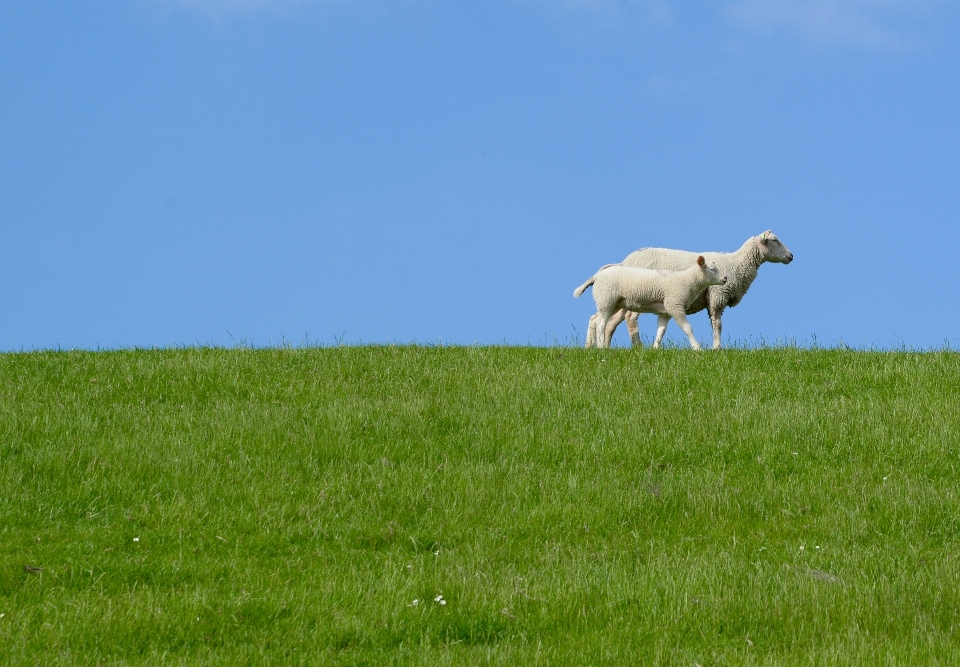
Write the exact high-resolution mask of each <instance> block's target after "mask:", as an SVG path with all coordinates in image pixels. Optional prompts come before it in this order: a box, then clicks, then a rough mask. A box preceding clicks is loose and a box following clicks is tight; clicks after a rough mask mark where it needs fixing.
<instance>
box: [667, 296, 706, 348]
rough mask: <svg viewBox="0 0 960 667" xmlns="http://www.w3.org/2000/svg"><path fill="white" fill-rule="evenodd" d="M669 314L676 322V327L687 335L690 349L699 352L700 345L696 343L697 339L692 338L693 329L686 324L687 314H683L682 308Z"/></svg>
mask: <svg viewBox="0 0 960 667" xmlns="http://www.w3.org/2000/svg"><path fill="white" fill-rule="evenodd" d="M671 311H672V312H670V314H671V315H672V316H673V319H675V320H676V321H677V325H678V326H679V327H680V328H681V329H683V333H685V334H687V339H688V340H689V341H690V347H692V348H693V349H694V350H699V349H701V348H700V343H698V342H697V339H696V338H694V336H693V327H691V326H690V323H689V322H687V314H686V313H685V312H684V308H683V307H682V306H681V307H680V308H676V309H671Z"/></svg>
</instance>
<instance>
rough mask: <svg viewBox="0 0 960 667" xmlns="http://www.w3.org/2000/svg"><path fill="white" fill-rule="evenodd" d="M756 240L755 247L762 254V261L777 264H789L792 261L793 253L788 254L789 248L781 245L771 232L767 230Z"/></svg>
mask: <svg viewBox="0 0 960 667" xmlns="http://www.w3.org/2000/svg"><path fill="white" fill-rule="evenodd" d="M756 238H757V246H758V247H759V248H760V252H761V253H762V254H763V261H765V262H777V263H779V264H789V263H790V262H792V261H793V253H792V252H790V248H788V247H787V246H785V245H783V242H782V241H781V240H780V239H778V238H777V235H776V234H774V233H773V230H770V229H768V230H767V231H765V232H764V233H763V234H761V235H760V236H758V237H756Z"/></svg>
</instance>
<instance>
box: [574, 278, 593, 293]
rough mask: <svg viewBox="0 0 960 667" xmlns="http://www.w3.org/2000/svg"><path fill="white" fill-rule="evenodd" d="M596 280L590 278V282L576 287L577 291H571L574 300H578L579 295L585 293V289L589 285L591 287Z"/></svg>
mask: <svg viewBox="0 0 960 667" xmlns="http://www.w3.org/2000/svg"><path fill="white" fill-rule="evenodd" d="M596 279H597V277H596V276H590V280H588V281H587V282H585V283H583V284H582V285H580V287H578V288H577V289H575V290H573V296H574V298H578V297H579V296H580V295H581V294H583V293H584V292H585V291H586V289H587V288H588V287H590V285H592V284H593V282H594V281H595V280H596Z"/></svg>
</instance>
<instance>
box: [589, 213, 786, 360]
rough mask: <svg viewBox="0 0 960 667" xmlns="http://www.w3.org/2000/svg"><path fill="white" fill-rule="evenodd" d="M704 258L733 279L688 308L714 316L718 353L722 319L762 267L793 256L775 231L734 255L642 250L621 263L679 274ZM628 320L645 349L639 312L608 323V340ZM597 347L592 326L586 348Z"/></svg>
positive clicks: (754, 238) (622, 314)
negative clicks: (726, 310)
mask: <svg viewBox="0 0 960 667" xmlns="http://www.w3.org/2000/svg"><path fill="white" fill-rule="evenodd" d="M700 255H703V257H704V258H706V259H707V260H708V261H712V262H716V264H717V266H718V267H719V268H720V270H721V272H722V273H723V274H724V275H726V276H727V277H728V278H729V280H728V281H727V282H726V284H724V285H715V286H711V287H708V288H707V289H706V290H704V292H703V293H702V294H701V295H700V297H699V298H698V299H696V300H695V301H694V302H693V303H692V304H690V306H689V307H688V308H687V315H692V314H693V313H699V312H700V311H701V310H704V309H706V310H707V313H708V314H709V315H710V323H711V324H712V325H713V349H714V350H718V349H720V333H721V331H722V329H723V325H722V322H721V316H722V315H723V311H724V309H725V308H727V307H728V306H729V307H733V306H736V305H737V304H738V303H740V300H741V299H743V296H744V295H745V294H746V293H747V290H748V289H750V285H751V284H752V283H753V281H754V279H755V278H756V277H757V271H758V270H759V268H760V265H761V264H763V263H764V262H776V263H778V264H789V263H790V262H792V261H793V253H792V252H790V250H789V249H788V248H787V246H785V245H784V244H783V243H782V242H781V241H780V239H778V238H777V236H776V234H774V233H773V230H769V229H768V230H767V231H765V232H764V233H763V234H760V235H759V236H752V237H750V238H749V239H747V240H746V242H744V244H743V245H742V246H741V247H740V249H739V250H737V251H736V252H732V253H726V252H704V253H695V252H687V251H685V250H672V249H669V248H642V249H640V250H637V251H636V252H633V253H630V254H629V255H628V256H627V258H626V259H624V260H623V262H621V265H623V266H635V267H638V268H648V269H667V270H674V271H676V270H681V269H686V268H687V267H689V266H691V265H692V264H693V263H694V262H695V261H696V260H697V258H698V257H699V256H700ZM595 317H596V315H594V316H593V317H591V318H590V322H591V324H593V322H594V318H595ZM624 318H626V320H627V328H628V329H629V331H630V342H631V344H632V345H633V346H634V347H641V346H642V345H643V343H642V342H641V341H640V329H639V326H638V323H637V320H638V318H639V315H638V314H637V313H632V312H626V311H624V310H620V311H618V312H616V313H614V315H613V316H612V317H611V318H610V319H609V321H608V323H607V331H606V337H607V339H608V340H609V339H610V338H611V337H612V336H613V332H614V331H615V330H616V328H617V326H618V325H619V324H620V322H622V321H623V320H624ZM657 334H658V336H660V335H661V329H659V328H658V329H657ZM656 343H659V338H657V340H656V341H655V344H656ZM594 344H595V337H594V330H593V328H592V327H588V328H587V342H586V347H593V346H594Z"/></svg>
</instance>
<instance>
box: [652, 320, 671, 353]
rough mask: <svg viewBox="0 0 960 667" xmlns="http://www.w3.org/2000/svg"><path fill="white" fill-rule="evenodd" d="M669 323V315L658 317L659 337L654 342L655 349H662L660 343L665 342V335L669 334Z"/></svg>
mask: <svg viewBox="0 0 960 667" xmlns="http://www.w3.org/2000/svg"><path fill="white" fill-rule="evenodd" d="M669 322H670V316H669V315H660V316H658V317H657V337H656V338H655V339H654V340H653V349H655V350H659V349H660V341H662V340H663V334H665V333H667V324H669Z"/></svg>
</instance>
